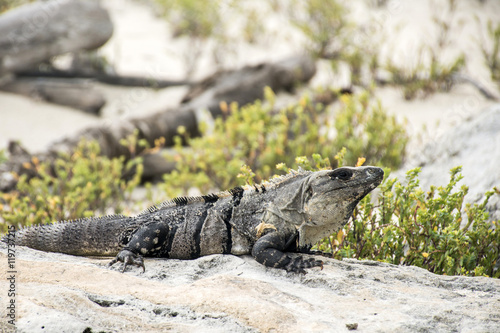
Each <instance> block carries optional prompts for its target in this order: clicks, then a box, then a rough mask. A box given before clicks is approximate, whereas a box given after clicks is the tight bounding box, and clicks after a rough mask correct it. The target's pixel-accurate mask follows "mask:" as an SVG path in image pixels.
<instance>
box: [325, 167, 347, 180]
mask: <svg viewBox="0 0 500 333" xmlns="http://www.w3.org/2000/svg"><path fill="white" fill-rule="evenodd" d="M351 177H352V171H351V170H349V169H340V170H334V171H333V172H332V173H331V174H330V178H332V179H341V180H348V179H350V178H351Z"/></svg>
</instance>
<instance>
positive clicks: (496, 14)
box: [0, 0, 500, 152]
mask: <svg viewBox="0 0 500 333" xmlns="http://www.w3.org/2000/svg"><path fill="white" fill-rule="evenodd" d="M446 3H447V1H444V0H441V1H419V2H411V3H410V2H403V1H389V2H388V4H387V6H386V7H385V8H382V9H374V8H367V6H365V5H363V2H359V1H357V2H355V5H354V6H353V8H354V17H356V19H357V21H358V22H359V23H360V24H364V23H366V21H368V20H369V18H370V17H371V18H373V19H374V20H375V22H378V25H375V28H374V29H377V31H379V32H380V33H379V36H380V38H381V41H380V43H381V44H380V45H381V53H382V55H390V57H391V58H392V59H393V60H394V61H395V62H399V63H403V64H405V65H407V66H410V67H411V66H412V64H413V63H414V62H415V61H416V56H415V54H416V50H417V49H418V47H419V45H421V43H422V42H425V41H426V40H429V39H432V38H434V35H435V34H436V31H435V29H434V30H433V29H432V27H433V25H432V24H431V21H432V16H439V15H443V14H440V13H441V12H442V11H443V9H444V8H445V7H446V6H445V5H446ZM102 4H103V6H104V7H106V8H107V9H108V10H109V12H110V14H111V16H112V20H113V22H114V25H115V32H114V35H113V37H112V39H111V40H110V41H109V42H108V43H107V44H106V45H105V46H104V47H103V48H102V50H101V53H102V54H104V55H105V56H106V57H107V59H108V60H109V61H110V62H111V63H112V64H113V66H114V67H115V68H116V70H117V72H118V73H121V74H125V75H152V76H154V77H158V78H166V79H181V78H183V75H184V73H185V68H184V67H185V63H184V62H183V61H182V57H183V55H184V52H186V51H185V50H186V49H187V48H189V43H188V41H187V40H185V39H182V38H181V39H175V40H174V39H172V38H171V32H170V31H169V27H168V25H167V23H166V21H165V20H164V19H162V18H161V17H158V16H156V15H155V14H154V13H153V11H152V10H151V8H150V7H148V6H145V5H144V4H143V3H141V2H139V1H134V0H103V1H102ZM263 8H264V9H263V10H264V11H265V6H263ZM474 15H477V17H479V23H478V22H476V20H475V19H474ZM488 19H492V20H493V21H496V22H498V21H499V20H500V2H498V1H486V2H485V3H484V4H480V2H478V1H458V9H457V12H456V13H455V15H454V19H453V22H462V23H461V24H457V27H458V28H456V29H454V30H453V31H452V32H451V35H450V39H449V40H450V41H451V44H450V45H449V46H448V47H447V50H448V51H449V52H446V54H443V58H446V57H449V56H450V55H455V54H457V53H459V52H466V55H467V61H468V62H467V69H466V74H468V75H470V76H471V77H473V78H474V79H476V80H478V82H480V83H481V84H483V85H484V86H486V87H488V89H490V90H493V91H495V92H496V93H497V94H498V90H497V87H496V86H495V84H493V83H492V82H491V81H490V80H489V74H488V71H487V69H486V68H485V66H484V64H483V60H482V58H481V53H480V50H479V47H478V41H479V38H480V37H479V35H478V33H477V31H478V30H477V29H478V26H479V25H480V24H483V25H484V24H485V22H487V20H488ZM281 20H282V18H281V17H280V16H279V15H274V16H271V17H270V19H269V20H266V24H267V25H266V26H267V28H268V29H270V30H271V31H273V32H274V34H270V35H272V37H271V36H270V35H268V36H266V37H265V38H263V41H262V42H261V43H260V44H258V45H254V46H245V45H243V44H237V45H235V50H233V51H234V52H233V54H232V57H228V59H229V60H230V61H229V63H228V64H227V66H228V67H238V66H242V65H245V64H255V63H258V62H261V61H269V60H278V59H281V58H284V57H286V56H288V55H290V54H293V53H297V52H300V51H301V50H303V45H302V44H301V43H302V41H301V38H300V37H297V34H296V33H295V34H293V33H290V32H288V30H289V29H283V28H282V27H280V23H281ZM267 21H269V22H270V23H269V22H267ZM284 31H287V32H288V35H287V33H285V32H284ZM429 37H432V38H429ZM207 59H208V57H206V59H202V61H201V64H200V66H198V71H197V72H196V73H195V74H194V77H195V78H200V77H203V76H204V75H207V74H209V73H211V72H213V70H214V68H215V67H214V64H213V63H210V61H209V60H207ZM343 81H345V80H344V78H342V76H341V75H340V76H339V75H335V74H333V73H332V72H331V70H330V69H329V68H328V67H327V66H320V67H319V71H318V74H317V75H316V77H315V78H313V80H312V81H311V86H312V87H316V86H319V85H325V84H334V85H338V86H342V85H343V84H344V83H345V82H343ZM96 89H99V90H101V91H103V92H104V93H105V95H106V96H107V99H108V103H107V105H106V106H105V108H104V110H103V116H102V117H101V118H98V117H95V116H92V115H88V114H84V113H82V112H79V111H75V110H71V109H69V108H66V107H62V106H57V105H53V104H49V103H45V102H42V101H37V100H34V99H30V98H27V97H22V96H17V95H14V94H9V93H0V149H3V148H5V147H6V146H7V143H8V141H9V140H20V141H21V143H22V144H23V145H24V146H25V147H26V148H27V149H28V150H29V151H32V152H36V151H39V150H42V149H44V147H46V146H47V145H48V144H49V143H50V142H52V141H54V140H56V139H58V138H60V137H61V136H65V135H71V134H72V133H74V132H75V131H78V130H79V129H82V128H85V127H88V126H92V125H93V124H96V123H98V122H102V121H115V120H116V119H117V118H119V117H130V116H137V115H143V114H145V113H149V112H153V111H157V110H161V109H165V108H167V107H169V106H175V105H176V104H177V103H178V102H179V100H180V98H182V95H183V93H184V92H185V91H186V88H184V87H178V88H169V89H164V90H161V91H153V90H149V89H144V88H132V89H130V88H118V87H109V86H105V85H97V87H96ZM376 96H377V97H378V98H379V99H380V100H381V101H382V104H383V106H385V108H386V109H387V110H388V111H389V112H390V113H393V114H395V115H397V117H398V119H400V120H402V121H403V120H404V119H407V126H408V131H409V133H410V135H411V136H412V138H414V139H415V140H413V141H412V146H410V150H413V148H415V146H417V145H418V144H420V143H421V142H422V141H421V140H420V141H419V140H417V139H418V138H420V137H423V138H424V141H425V140H428V138H429V137H431V138H432V137H435V136H438V135H440V134H441V133H442V132H444V131H445V130H446V128H449V127H450V126H455V125H456V124H457V123H459V122H461V121H463V120H464V119H467V118H469V117H471V116H472V115H474V114H476V113H477V112H480V111H481V110H483V109H484V108H485V107H486V106H488V105H491V104H492V102H491V101H488V100H486V99H485V98H484V97H483V96H482V95H480V94H479V92H478V91H477V90H475V89H474V88H472V87H471V86H467V85H457V86H456V87H454V88H453V89H452V91H451V92H449V93H437V94H434V95H432V96H430V97H428V98H426V99H416V100H413V101H405V100H404V99H403V97H402V94H401V92H400V91H399V89H397V88H378V89H377V90H376ZM423 127H425V128H427V130H426V131H424V130H422V128H423Z"/></svg>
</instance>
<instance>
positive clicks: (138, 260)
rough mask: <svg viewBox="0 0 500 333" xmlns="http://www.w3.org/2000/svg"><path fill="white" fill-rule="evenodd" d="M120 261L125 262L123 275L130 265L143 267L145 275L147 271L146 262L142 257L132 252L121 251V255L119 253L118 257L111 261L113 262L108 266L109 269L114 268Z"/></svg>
mask: <svg viewBox="0 0 500 333" xmlns="http://www.w3.org/2000/svg"><path fill="white" fill-rule="evenodd" d="M119 261H121V262H123V268H122V273H123V272H125V269H126V268H127V266H128V265H135V266H137V267H142V272H143V273H144V272H145V271H146V267H145V266H144V260H143V259H142V257H141V256H140V255H138V254H136V253H134V252H132V251H130V250H121V251H120V253H118V254H117V256H116V257H115V258H114V259H113V260H111V262H110V263H109V264H108V267H111V266H113V265H114V264H115V263H117V262H119Z"/></svg>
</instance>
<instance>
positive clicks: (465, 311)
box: [0, 243, 500, 332]
mask: <svg viewBox="0 0 500 333" xmlns="http://www.w3.org/2000/svg"><path fill="white" fill-rule="evenodd" d="M0 253H1V254H0V260H1V261H3V262H7V258H6V248H5V245H3V243H2V245H1V246H0ZM108 260H109V259H97V258H85V257H74V256H69V255H63V254H56V253H44V252H40V251H36V250H32V249H28V248H24V247H17V252H16V262H15V265H16V269H17V271H18V273H17V280H16V283H17V286H16V288H17V292H18V294H17V298H16V302H17V304H18V307H17V309H18V313H17V316H18V318H17V330H18V332H82V331H83V330H84V329H85V328H91V330H92V332H99V331H101V330H102V331H105V332H151V331H153V332H154V331H167V330H168V331H173V332H193V331H196V332H202V331H203V332H347V331H348V327H349V328H351V329H352V328H354V327H356V324H357V331H359V332H410V331H411V332H453V331H460V332H499V331H500V281H499V280H498V279H491V278H484V277H474V278H471V277H454V276H439V275H435V274H432V273H429V272H427V271H425V270H423V269H420V268H416V267H407V266H394V265H389V264H385V263H379V262H373V261H357V260H345V261H338V260H332V259H326V258H325V259H324V261H325V266H324V269H323V270H320V269H313V270H309V273H308V274H307V275H299V274H292V273H286V272H285V271H283V270H277V269H270V268H266V267H264V266H262V265H260V264H258V263H257V262H255V261H254V260H253V259H252V258H251V257H248V256H243V257H236V256H231V255H212V256H207V257H203V258H200V259H196V260H185V261H182V260H160V259H146V272H145V273H144V274H142V273H140V270H136V269H131V270H127V272H125V273H124V274H122V273H120V272H119V271H118V270H119V268H120V267H116V268H113V269H107V268H106V267H105V266H106V264H107V262H108ZM2 281H5V279H2ZM6 288H7V285H6V283H5V282H2V290H6ZM87 331H88V330H87Z"/></svg>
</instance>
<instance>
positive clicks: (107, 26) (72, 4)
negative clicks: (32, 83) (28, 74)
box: [0, 0, 113, 76]
mask: <svg viewBox="0 0 500 333" xmlns="http://www.w3.org/2000/svg"><path fill="white" fill-rule="evenodd" d="M112 33H113V24H112V23H111V19H110V17H109V15H108V12H107V11H106V10H104V9H103V8H102V7H101V6H100V5H99V3H98V2H97V1H84V0H51V1H43V2H42V1H38V2H35V3H32V4H28V5H25V6H21V7H18V8H15V9H12V10H10V11H8V12H6V13H5V14H3V15H1V16H0V76H3V75H5V74H6V73H15V72H16V71H21V70H26V69H27V68H31V67H34V66H37V65H38V64H40V63H42V62H44V61H47V60H49V59H50V58H51V57H53V56H56V55H60V54H64V53H67V52H74V51H79V50H92V49H96V48H98V47H100V46H101V45H103V44H104V43H106V42H107V41H108V39H109V38H110V37H111V35H112Z"/></svg>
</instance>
